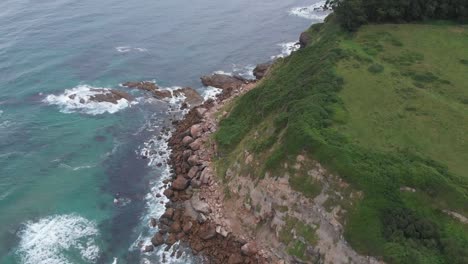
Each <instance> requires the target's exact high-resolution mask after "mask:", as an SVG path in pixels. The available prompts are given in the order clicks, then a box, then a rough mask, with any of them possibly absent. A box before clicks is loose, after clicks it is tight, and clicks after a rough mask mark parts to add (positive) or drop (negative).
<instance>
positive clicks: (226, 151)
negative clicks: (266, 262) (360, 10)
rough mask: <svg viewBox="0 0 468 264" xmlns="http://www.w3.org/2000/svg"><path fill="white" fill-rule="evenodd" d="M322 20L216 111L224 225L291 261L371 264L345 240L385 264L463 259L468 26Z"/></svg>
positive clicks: (467, 208)
mask: <svg viewBox="0 0 468 264" xmlns="http://www.w3.org/2000/svg"><path fill="white" fill-rule="evenodd" d="M328 20H329V21H327V22H326V23H324V24H319V25H314V26H312V27H311V28H310V29H309V30H308V31H307V33H305V34H306V35H308V38H307V39H308V42H309V43H307V45H306V47H304V48H302V49H301V50H299V51H298V52H295V53H294V54H292V55H291V56H290V57H288V58H285V59H282V60H280V61H278V62H276V63H275V64H274V65H273V67H272V69H271V70H270V72H269V74H268V76H267V77H266V78H264V79H263V80H262V81H261V82H260V83H259V84H258V85H257V87H256V88H255V89H253V90H252V91H250V92H248V93H247V94H245V95H244V96H242V97H241V98H239V99H238V100H236V101H235V102H234V103H232V104H230V105H229V106H227V107H226V109H225V111H226V112H229V115H228V116H227V117H226V118H224V119H222V121H221V123H220V129H219V131H218V132H217V133H216V135H215V139H216V141H217V145H218V159H217V161H216V164H217V167H216V171H217V174H218V175H219V177H220V181H222V182H223V183H224V185H225V188H224V192H225V195H224V196H225V197H224V199H225V205H226V207H228V208H229V210H231V211H232V212H233V216H232V218H233V219H236V218H237V219H238V221H239V224H238V225H239V228H245V227H246V226H247V227H249V228H250V229H251V230H250V232H251V233H253V234H254V235H255V236H257V239H258V240H260V241H263V242H264V244H266V245H267V247H271V248H273V249H275V248H276V249H277V254H278V255H280V256H281V257H284V255H289V256H291V259H296V260H303V261H307V262H316V261H319V260H320V261H325V262H332V263H347V262H348V261H352V262H360V263H364V262H375V261H376V260H374V259H370V258H366V257H363V256H362V255H359V254H357V253H356V252H353V250H352V249H351V248H350V247H349V245H348V243H347V242H346V241H348V242H349V243H350V245H351V246H352V247H353V248H354V249H356V250H357V252H359V253H360V254H363V255H372V256H376V257H377V258H379V259H382V260H384V261H386V262H388V263H467V262H468V252H467V250H466V249H467V248H468V226H467V223H466V216H468V174H467V170H466V166H467V165H466V162H464V161H465V160H467V158H468V146H467V144H468V143H467V142H468V141H467V140H468V133H466V131H468V127H467V126H468V122H467V121H468V105H467V99H468V88H467V86H466V83H468V74H467V73H468V63H467V61H468V49H466V47H467V46H468V27H466V26H461V25H449V24H444V23H439V24H432V25H428V24H425V25H422V24H421V25H398V26H397V25H379V26H366V27H363V28H361V29H360V30H359V31H358V32H357V33H353V34H349V33H345V32H343V31H342V30H341V29H340V28H339V26H337V24H336V23H335V22H334V21H333V18H332V17H330V18H329V19H328ZM233 222H235V221H234V220H233ZM271 230H273V231H275V232H273V235H269V234H270V232H271ZM343 230H344V231H343ZM343 232H344V238H343V237H341V234H342V233H343ZM278 249H279V250H278Z"/></svg>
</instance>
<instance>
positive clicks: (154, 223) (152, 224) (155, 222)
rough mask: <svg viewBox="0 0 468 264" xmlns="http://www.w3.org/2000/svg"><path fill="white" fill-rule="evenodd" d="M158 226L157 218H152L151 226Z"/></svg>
mask: <svg viewBox="0 0 468 264" xmlns="http://www.w3.org/2000/svg"><path fill="white" fill-rule="evenodd" d="M157 224H158V221H157V220H156V219H155V218H153V217H151V219H150V226H151V227H156V225H157Z"/></svg>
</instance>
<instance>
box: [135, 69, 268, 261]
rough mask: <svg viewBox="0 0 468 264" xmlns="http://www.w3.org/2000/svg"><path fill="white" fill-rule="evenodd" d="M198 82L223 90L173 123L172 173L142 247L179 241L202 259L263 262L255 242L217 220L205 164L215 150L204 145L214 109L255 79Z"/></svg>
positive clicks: (216, 196) (216, 199)
mask: <svg viewBox="0 0 468 264" xmlns="http://www.w3.org/2000/svg"><path fill="white" fill-rule="evenodd" d="M202 82H203V84H204V85H206V86H213V87H217V88H221V89H222V90H223V91H222V93H221V94H220V95H218V96H217V98H216V100H208V101H206V102H204V103H203V104H201V105H198V106H196V107H193V108H192V109H190V110H189V112H188V113H187V114H186V116H185V117H184V118H183V119H182V120H180V121H174V125H175V131H174V132H173V134H172V137H171V138H170V140H169V146H170V148H171V149H172V154H171V156H170V161H169V165H170V166H171V167H172V170H173V171H172V175H173V176H172V177H171V178H170V179H166V180H165V182H164V183H165V184H166V186H167V188H166V189H165V190H164V192H163V195H165V196H166V197H167V198H168V199H169V200H170V202H168V203H167V204H166V211H165V212H164V214H163V215H162V216H161V217H160V218H159V219H152V220H151V223H150V225H151V226H153V227H157V229H158V232H157V233H156V234H155V235H154V236H153V238H152V239H151V243H152V245H150V246H146V247H145V248H144V249H143V250H144V251H152V250H154V248H153V247H164V246H165V249H166V250H169V249H170V248H171V246H173V245H174V244H175V243H176V242H177V241H182V242H183V243H186V244H187V245H189V246H190V248H191V249H192V252H193V253H194V254H195V255H197V254H202V255H203V258H204V260H205V262H206V263H230V264H234V263H267V262H269V261H268V254H266V253H265V252H263V251H261V250H259V248H258V246H257V244H256V243H255V241H253V240H249V239H248V238H246V237H244V236H242V235H241V234H234V233H233V232H232V230H230V227H229V224H228V223H225V222H223V215H222V214H223V213H222V210H221V207H222V197H220V192H219V186H218V184H217V183H216V179H215V176H214V170H213V167H212V164H211V159H212V157H213V155H214V154H215V152H216V149H215V146H214V144H211V143H210V141H211V137H210V135H211V134H212V133H213V132H215V131H216V129H217V121H216V118H214V113H216V112H218V111H219V109H220V108H221V107H222V106H223V105H225V104H226V103H227V102H229V101H230V100H231V99H232V98H234V97H236V96H239V95H240V94H243V93H245V92H247V91H249V90H250V89H252V88H254V87H255V82H256V81H250V80H245V79H243V78H241V77H233V76H229V75H220V74H214V75H211V76H204V77H202ZM174 254H176V255H177V256H179V255H180V254H181V252H177V253H174ZM163 261H164V260H163Z"/></svg>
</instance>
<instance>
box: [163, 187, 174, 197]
mask: <svg viewBox="0 0 468 264" xmlns="http://www.w3.org/2000/svg"><path fill="white" fill-rule="evenodd" d="M163 194H164V195H165V196H166V197H167V198H171V197H172V196H173V195H174V191H172V190H170V189H166V190H164V192H163Z"/></svg>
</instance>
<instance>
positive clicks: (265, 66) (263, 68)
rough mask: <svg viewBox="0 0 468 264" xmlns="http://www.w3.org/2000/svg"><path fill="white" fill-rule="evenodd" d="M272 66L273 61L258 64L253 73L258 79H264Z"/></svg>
mask: <svg viewBox="0 0 468 264" xmlns="http://www.w3.org/2000/svg"><path fill="white" fill-rule="evenodd" d="M270 67H271V62H268V63H262V64H258V65H257V67H255V69H254V70H253V75H254V76H255V78H257V80H260V79H262V78H263V77H264V76H265V75H266V74H267V72H268V70H269V69H270Z"/></svg>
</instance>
